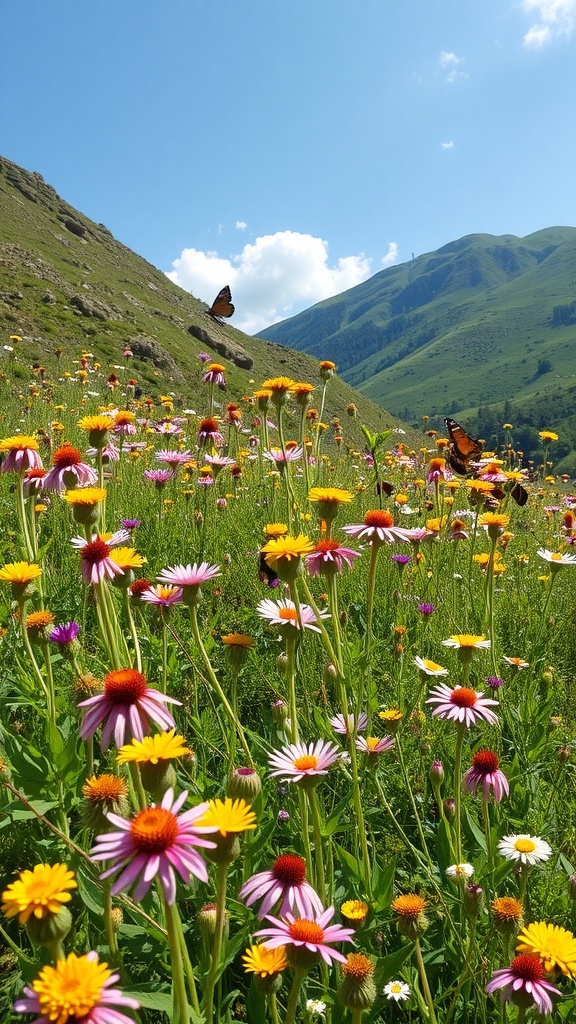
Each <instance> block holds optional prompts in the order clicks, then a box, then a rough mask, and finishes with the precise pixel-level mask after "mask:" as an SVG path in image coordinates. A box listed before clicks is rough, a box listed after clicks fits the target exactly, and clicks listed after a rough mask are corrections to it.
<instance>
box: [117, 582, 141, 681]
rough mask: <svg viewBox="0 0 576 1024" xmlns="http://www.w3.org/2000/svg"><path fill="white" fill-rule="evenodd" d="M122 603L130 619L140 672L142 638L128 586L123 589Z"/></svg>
mask: <svg viewBox="0 0 576 1024" xmlns="http://www.w3.org/2000/svg"><path fill="white" fill-rule="evenodd" d="M122 603H123V605H124V613H125V615H126V619H127V620H128V628H129V630H130V636H131V637H132V643H133V644H134V653H135V655H136V668H137V670H138V672H141V671H142V651H141V650H140V640H139V638H138V631H137V629H136V623H135V622H134V616H133V614H132V605H131V604H130V595H129V593H128V588H127V587H126V588H125V589H124V590H123V591H122Z"/></svg>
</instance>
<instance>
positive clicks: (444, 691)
mask: <svg viewBox="0 0 576 1024" xmlns="http://www.w3.org/2000/svg"><path fill="white" fill-rule="evenodd" d="M430 693H431V696H430V697H428V700H427V701H426V703H427V704H437V705H438V706H437V707H435V708H433V710H432V714H433V715H438V717H439V718H443V719H444V720H446V721H450V722H458V723H461V724H463V725H465V726H466V728H467V729H468V728H469V727H470V726H471V725H476V724H477V723H478V722H481V721H485V722H488V724H489V725H496V723H497V722H498V718H497V716H496V715H495V714H494V712H493V711H492V707H498V701H497V700H492V698H491V697H484V696H483V694H482V692H479V693H477V692H476V691H475V690H471V689H469V688H468V687H467V686H456V687H455V688H454V689H453V690H452V689H450V687H449V686H447V685H446V683H439V684H438V685H437V686H435V687H434V688H433V689H432V690H430Z"/></svg>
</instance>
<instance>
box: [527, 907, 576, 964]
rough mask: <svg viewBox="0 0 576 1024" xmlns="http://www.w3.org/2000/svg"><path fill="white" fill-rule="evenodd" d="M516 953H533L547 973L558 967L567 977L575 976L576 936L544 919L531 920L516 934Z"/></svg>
mask: <svg viewBox="0 0 576 1024" xmlns="http://www.w3.org/2000/svg"><path fill="white" fill-rule="evenodd" d="M516 952H517V953H534V954H536V956H539V957H540V959H541V960H542V966H543V967H544V970H545V971H546V972H547V973H549V972H550V971H552V970H554V968H558V969H559V970H561V971H562V974H566V975H567V976H568V977H571V978H574V977H576V938H575V937H574V935H573V933H572V932H569V931H568V930H567V929H566V928H561V927H560V926H559V925H557V924H547V923H546V922H545V921H533V922H532V924H528V925H526V927H525V928H523V929H522V931H521V932H520V934H519V935H518V945H517V946H516Z"/></svg>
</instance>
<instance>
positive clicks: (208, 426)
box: [200, 419, 218, 434]
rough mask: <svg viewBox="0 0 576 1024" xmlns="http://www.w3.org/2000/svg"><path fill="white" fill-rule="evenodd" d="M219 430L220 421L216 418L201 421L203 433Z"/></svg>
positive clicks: (212, 432)
mask: <svg viewBox="0 0 576 1024" xmlns="http://www.w3.org/2000/svg"><path fill="white" fill-rule="evenodd" d="M217 431H218V422H217V420H214V419H207V420H202V422H201V423H200V432H201V433H202V434H214V433H216V432H217Z"/></svg>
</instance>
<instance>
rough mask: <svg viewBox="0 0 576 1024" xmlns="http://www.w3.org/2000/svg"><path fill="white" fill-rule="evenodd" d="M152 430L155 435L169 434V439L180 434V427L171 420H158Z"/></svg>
mask: <svg viewBox="0 0 576 1024" xmlns="http://www.w3.org/2000/svg"><path fill="white" fill-rule="evenodd" d="M154 430H155V431H156V433H157V434H169V435H170V436H171V437H177V435H178V434H181V433H182V427H181V426H180V425H179V424H178V423H176V422H174V421H172V420H159V421H158V423H157V424H156V426H155V427H154Z"/></svg>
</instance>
